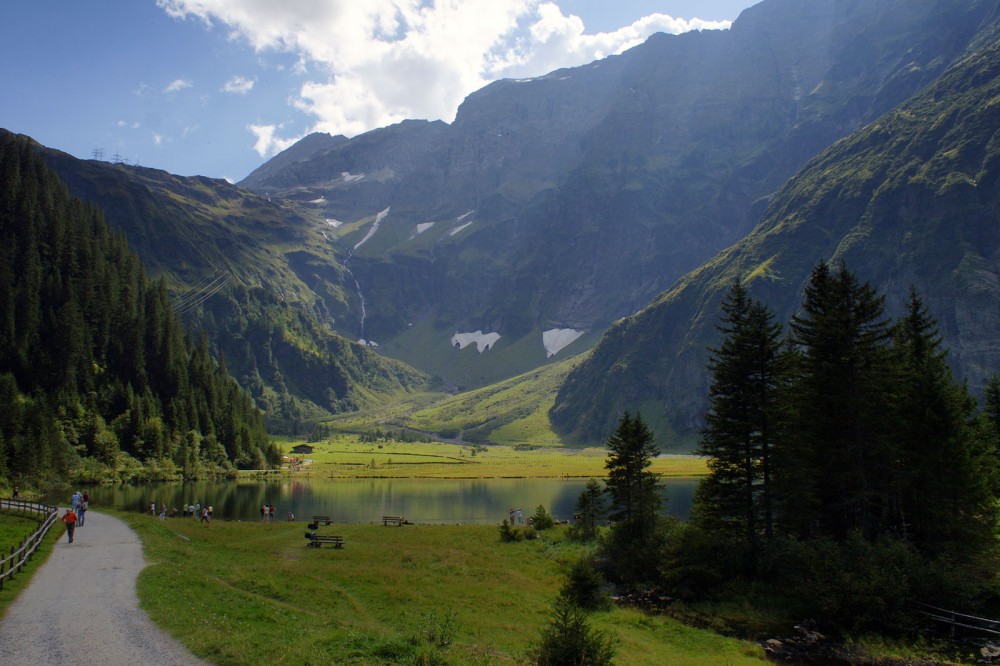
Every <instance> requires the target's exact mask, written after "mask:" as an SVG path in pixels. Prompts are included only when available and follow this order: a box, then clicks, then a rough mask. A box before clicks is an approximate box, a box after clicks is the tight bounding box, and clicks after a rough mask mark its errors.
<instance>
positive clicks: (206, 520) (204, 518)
mask: <svg viewBox="0 0 1000 666" xmlns="http://www.w3.org/2000/svg"><path fill="white" fill-rule="evenodd" d="M201 522H203V523H205V527H208V526H209V525H210V524H211V522H212V517H211V516H209V515H208V507H207V506H206V507H205V508H204V509H202V510H201Z"/></svg>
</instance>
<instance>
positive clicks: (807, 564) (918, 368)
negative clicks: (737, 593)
mask: <svg viewBox="0 0 1000 666" xmlns="http://www.w3.org/2000/svg"><path fill="white" fill-rule="evenodd" d="M722 313H723V314H722V322H721V325H720V327H719V328H720V331H721V333H722V336H723V337H722V342H721V344H720V345H719V346H718V347H717V348H715V349H713V350H712V352H711V361H710V370H711V372H712V378H713V379H712V382H711V386H710V396H709V397H710V408H709V412H708V415H707V418H706V426H705V429H704V431H703V433H702V437H701V445H700V452H701V453H703V454H705V455H707V456H709V469H710V474H709V476H708V478H707V479H706V480H705V481H704V482H703V483H702V484H701V486H700V487H699V490H698V494H697V498H696V502H695V507H694V513H693V519H692V521H691V522H692V525H693V528H692V532H697V533H698V534H699V539H697V540H700V542H701V544H702V545H701V546H700V547H697V548H692V550H693V551H695V552H696V555H694V557H689V560H691V559H697V558H704V557H705V556H706V555H707V554H708V553H706V552H703V551H704V550H706V549H707V550H708V551H709V552H711V553H712V554H714V557H713V558H712V560H709V561H714V562H716V569H717V570H716V571H715V572H714V575H716V576H717V577H718V578H720V579H728V578H732V577H737V576H738V577H742V578H745V579H750V580H765V579H771V580H778V581H782V582H783V583H785V584H786V585H788V586H789V587H790V588H798V587H800V586H805V585H808V586H811V587H813V588H814V590H813V594H814V595H816V594H817V592H818V593H819V595H820V597H821V598H822V600H823V602H824V603H826V604H827V605H828V610H829V612H830V613H831V614H833V615H835V616H838V617H840V618H841V619H843V620H845V621H846V620H848V619H850V621H851V622H854V623H864V622H872V623H875V624H877V623H881V622H884V621H885V620H886V617H887V616H888V617H903V616H905V615H906V613H905V611H906V609H907V608H908V607H910V606H911V605H912V603H913V602H915V601H924V602H930V603H937V604H941V605H952V606H958V607H963V608H968V607H971V606H974V605H976V603H977V602H979V601H981V600H982V599H983V597H984V595H987V594H988V593H989V592H990V591H991V586H992V584H993V583H994V582H995V576H994V573H993V572H994V571H995V570H996V569H995V564H996V556H997V549H996V545H995V540H996V536H997V532H996V528H997V517H998V516H997V499H998V492H1000V476H998V465H997V460H998V452H1000V419H998V414H1000V403H998V402H997V397H998V395H1000V380H998V379H997V378H996V377H994V379H993V380H992V382H991V386H990V388H989V389H988V390H987V392H986V408H985V409H983V410H979V409H978V408H977V403H976V400H975V399H974V398H973V397H972V395H971V394H970V393H969V391H968V389H967V387H966V386H965V385H964V384H963V383H960V382H959V381H957V380H956V379H955V378H954V376H953V374H952V371H951V369H950V367H949V366H948V364H947V350H945V349H944V348H943V346H942V340H941V334H940V332H939V330H938V326H937V323H936V321H935V320H934V318H933V317H932V316H931V315H930V313H929V312H928V311H927V308H926V306H925V305H924V303H923V301H922V299H921V297H920V296H919V294H917V293H916V292H915V291H913V290H911V292H910V296H909V299H908V303H907V307H906V311H905V313H904V314H903V315H902V317H900V318H899V319H898V320H896V321H893V320H891V319H890V318H889V317H888V316H887V315H886V313H885V298H884V296H882V295H880V294H878V293H877V291H876V290H875V289H874V288H873V287H872V286H871V285H869V284H867V283H864V282H862V281H860V280H859V279H858V277H857V275H855V274H854V273H853V272H851V271H849V270H848V269H847V268H846V266H844V265H843V264H841V265H839V266H837V267H831V266H829V265H828V264H826V263H820V264H818V265H817V266H816V267H815V268H814V269H813V271H812V273H811V275H810V279H809V282H808V284H807V286H806V288H805V294H804V299H803V303H802V307H801V310H800V314H798V315H796V316H794V317H793V318H792V319H791V321H790V323H789V325H788V332H787V334H783V331H782V329H783V327H782V326H781V325H780V324H778V323H777V322H775V317H774V314H773V313H772V312H771V311H770V309H769V308H768V307H767V306H766V305H765V304H763V303H761V302H760V301H757V300H755V299H752V298H750V297H749V295H748V293H747V289H746V286H745V285H743V284H742V283H740V282H736V283H734V284H733V285H732V287H731V289H730V290H729V293H728V294H727V296H726V298H725V299H724V301H723V303H722ZM697 540H696V539H692V540H691V541H697ZM724 553H725V554H726V555H723V554H724ZM682 555H683V552H682ZM702 561H704V560H702ZM682 569H683V567H682ZM815 588H820V589H818V590H817V589H815Z"/></svg>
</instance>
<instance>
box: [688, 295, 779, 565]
mask: <svg viewBox="0 0 1000 666" xmlns="http://www.w3.org/2000/svg"><path fill="white" fill-rule="evenodd" d="M719 330H720V331H721V332H722V334H723V339H722V342H721V344H720V345H719V347H718V348H716V349H713V350H711V358H710V362H709V370H710V372H711V373H712V382H711V386H710V387H709V403H710V406H709V411H708V414H707V415H706V419H705V420H706V425H705V428H704V430H703V431H702V435H701V440H700V444H699V453H701V454H702V455H705V456H708V458H709V461H708V467H709V475H708V477H706V478H705V479H704V480H703V481H702V483H701V484H700V486H699V488H698V497H697V507H696V510H695V514H694V515H695V517H696V520H697V522H698V523H699V524H700V525H701V526H702V527H703V528H705V529H707V530H709V531H710V532H718V533H719V534H720V536H726V537H729V538H736V539H739V540H740V542H741V543H742V547H743V550H744V552H745V553H746V556H747V566H748V567H749V568H751V569H752V568H753V566H754V564H755V561H756V552H757V550H758V541H759V540H760V538H761V537H764V538H767V539H770V538H771V537H773V535H774V530H773V522H774V521H773V515H774V514H773V508H774V498H773V494H774V488H773V483H772V463H773V461H772V457H771V454H772V448H773V445H774V438H775V435H776V431H777V421H778V417H777V414H778V404H777V402H778V401H777V394H778V391H779V385H780V382H781V381H782V380H783V374H782V373H783V365H782V354H781V350H780V348H781V341H780V338H781V325H780V324H776V323H775V322H774V315H773V313H772V312H771V311H770V310H769V309H768V308H767V307H766V306H765V305H763V304H762V303H760V302H759V301H755V300H752V299H750V298H749V296H748V295H747V290H746V288H745V287H744V286H743V284H742V283H741V282H739V281H738V280H737V281H736V282H735V283H734V284H733V286H732V287H731V288H730V290H729V292H728V293H727V295H726V297H725V299H724V300H723V302H722V324H721V325H720V326H719Z"/></svg>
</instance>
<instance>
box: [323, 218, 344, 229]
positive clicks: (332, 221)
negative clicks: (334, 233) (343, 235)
mask: <svg viewBox="0 0 1000 666" xmlns="http://www.w3.org/2000/svg"><path fill="white" fill-rule="evenodd" d="M324 222H326V223H327V224H329V225H330V226H331V227H333V228H334V229H336V228H337V227H339V226H341V225H343V224H344V223H343V222H341V221H340V220H335V219H333V218H332V217H327V218H324Z"/></svg>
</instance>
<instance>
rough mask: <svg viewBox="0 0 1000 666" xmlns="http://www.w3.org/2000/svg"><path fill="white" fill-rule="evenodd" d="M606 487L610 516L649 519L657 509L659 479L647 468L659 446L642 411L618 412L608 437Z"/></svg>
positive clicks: (659, 502)
mask: <svg viewBox="0 0 1000 666" xmlns="http://www.w3.org/2000/svg"><path fill="white" fill-rule="evenodd" d="M607 446H608V458H607V461H606V462H605V464H604V466H605V468H606V469H607V470H608V480H607V484H606V485H607V490H608V494H609V495H610V497H611V512H610V517H611V519H612V520H616V521H629V520H649V519H651V518H653V517H655V516H656V514H657V512H658V511H659V509H660V504H661V498H660V483H659V479H658V478H657V476H656V475H655V474H653V473H652V472H650V471H649V466H650V465H651V464H652V460H653V458H655V457H656V456H657V455H658V454H659V449H657V448H656V444H655V443H654V441H653V433H652V431H650V429H649V427H648V426H647V425H646V422H645V421H643V420H642V415H641V414H639V413H636V415H635V417H633V416H632V415H631V414H629V413H628V412H625V413H624V414H623V415H622V418H621V420H620V421H619V422H618V428H617V429H616V430H615V432H614V433H613V434H612V435H611V436H610V437H609V438H608V443H607Z"/></svg>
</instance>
